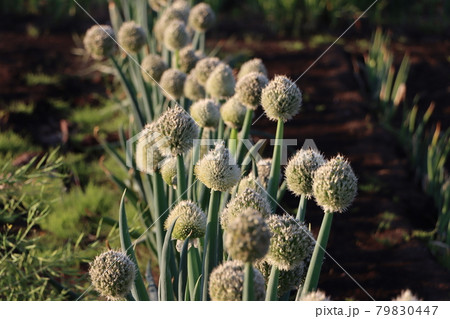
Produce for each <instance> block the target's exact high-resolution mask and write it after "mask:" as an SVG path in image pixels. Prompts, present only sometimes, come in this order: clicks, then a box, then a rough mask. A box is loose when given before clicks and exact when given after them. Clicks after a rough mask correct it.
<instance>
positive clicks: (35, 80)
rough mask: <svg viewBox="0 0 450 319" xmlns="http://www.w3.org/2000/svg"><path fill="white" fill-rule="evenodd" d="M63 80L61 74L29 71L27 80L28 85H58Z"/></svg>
mask: <svg viewBox="0 0 450 319" xmlns="http://www.w3.org/2000/svg"><path fill="white" fill-rule="evenodd" d="M60 81H61V77H60V76H59V75H49V74H44V73H27V74H25V82H26V84H27V85H28V86H34V85H57V84H58V83H59V82H60Z"/></svg>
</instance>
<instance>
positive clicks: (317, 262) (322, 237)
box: [302, 213, 333, 296]
mask: <svg viewBox="0 0 450 319" xmlns="http://www.w3.org/2000/svg"><path fill="white" fill-rule="evenodd" d="M332 221H333V213H325V214H324V216H323V220H322V225H321V226H320V231H319V237H318V238H317V242H316V246H315V247H314V252H313V255H312V257H311V262H310V264H309V267H308V273H307V274H306V279H305V283H304V285H303V290H302V296H304V295H306V294H308V293H309V292H311V291H315V290H316V289H317V285H318V283H319V276H320V270H321V269H322V263H323V256H324V254H325V248H326V247H327V243H328V236H329V235H330V229H331V222H332Z"/></svg>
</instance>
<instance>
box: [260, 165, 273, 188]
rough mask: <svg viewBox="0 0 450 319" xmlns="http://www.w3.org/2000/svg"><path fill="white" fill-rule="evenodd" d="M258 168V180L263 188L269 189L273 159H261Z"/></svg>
mask: <svg viewBox="0 0 450 319" xmlns="http://www.w3.org/2000/svg"><path fill="white" fill-rule="evenodd" d="M256 168H257V169H258V179H259V182H260V184H261V186H263V187H264V188H267V185H269V177H270V170H271V169H272V159H271V158H264V159H260V160H259V161H258V162H257V163H256Z"/></svg>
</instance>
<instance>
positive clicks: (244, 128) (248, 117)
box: [236, 109, 253, 164]
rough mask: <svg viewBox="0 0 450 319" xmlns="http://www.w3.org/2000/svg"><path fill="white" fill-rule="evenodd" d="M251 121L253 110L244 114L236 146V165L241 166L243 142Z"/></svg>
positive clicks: (247, 134)
mask: <svg viewBox="0 0 450 319" xmlns="http://www.w3.org/2000/svg"><path fill="white" fill-rule="evenodd" d="M252 119H253V110H252V109H247V113H245V119H244V124H243V125H242V129H241V136H240V139H239V143H238V146H237V155H236V159H237V163H238V164H241V163H242V160H243V159H244V155H245V154H244V143H243V140H246V139H248V136H249V135H250V127H251V126H252Z"/></svg>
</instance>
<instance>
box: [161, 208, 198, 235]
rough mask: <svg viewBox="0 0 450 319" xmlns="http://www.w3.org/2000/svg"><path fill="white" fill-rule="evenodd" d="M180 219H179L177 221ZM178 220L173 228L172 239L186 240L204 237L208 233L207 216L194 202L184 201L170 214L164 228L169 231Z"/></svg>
mask: <svg viewBox="0 0 450 319" xmlns="http://www.w3.org/2000/svg"><path fill="white" fill-rule="evenodd" d="M177 218H178V219H177ZM175 219H177V221H176V223H175V227H174V228H173V232H172V237H173V238H174V239H178V240H185V239H186V238H187V237H189V236H190V239H194V238H199V237H203V236H204V235H205V231H206V215H205V213H204V212H203V211H202V210H201V208H200V207H198V206H197V204H195V203H194V202H192V201H189V200H184V201H181V202H179V203H178V204H177V205H176V206H175V207H174V208H173V209H172V210H171V212H170V214H169V216H168V217H167V219H166V222H165V224H164V227H165V228H166V229H168V228H169V227H170V225H172V223H173V222H174V221H175Z"/></svg>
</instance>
